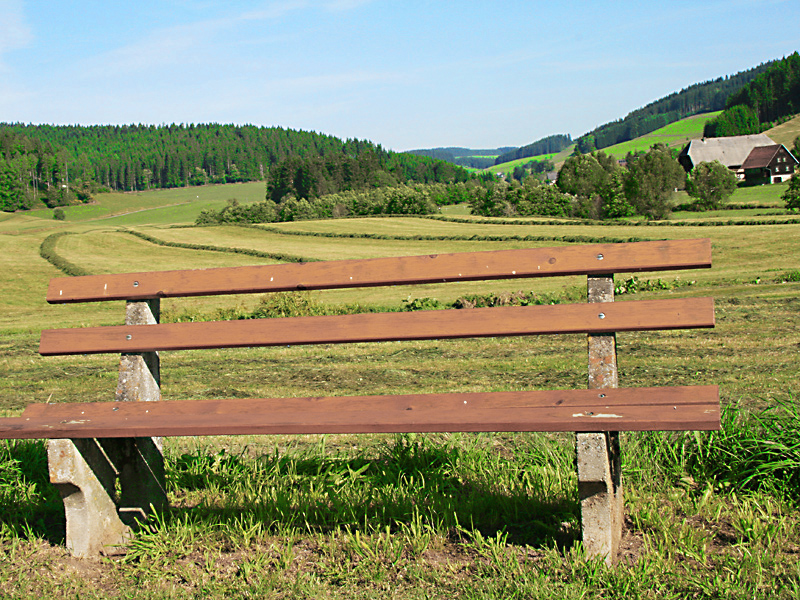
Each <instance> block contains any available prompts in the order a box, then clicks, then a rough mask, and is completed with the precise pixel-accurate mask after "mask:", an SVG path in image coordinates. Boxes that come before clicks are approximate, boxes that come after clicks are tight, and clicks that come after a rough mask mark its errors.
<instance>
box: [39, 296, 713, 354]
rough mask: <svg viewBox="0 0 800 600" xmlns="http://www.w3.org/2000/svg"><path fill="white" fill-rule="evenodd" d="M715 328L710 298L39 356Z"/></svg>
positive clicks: (63, 343) (93, 339)
mask: <svg viewBox="0 0 800 600" xmlns="http://www.w3.org/2000/svg"><path fill="white" fill-rule="evenodd" d="M713 326H714V301H713V299H712V298H680V299H668V300H642V301H635V302H615V303H608V304H603V305H602V306H597V305H592V304H561V305H554V306H513V307H492V308H476V309H468V310H436V311H418V312H409V313H378V314H360V315H342V316H324V317H296V318H283V319H255V320H245V321H214V322H205V323H168V324H161V325H137V326H125V325H123V326H115V327H86V328H77V329H48V330H45V331H43V332H42V338H41V343H40V346H39V352H40V353H41V354H43V355H56V354H98V353H107V352H114V353H116V352H152V351H157V350H189V349H199V348H237V347H258V346H285V345H302V344H341V343H349V342H382V341H399V340H421V339H451V338H467V337H500V336H514V335H539V334H553V333H597V332H607V331H643V330H652V329H688V328H698V327H713Z"/></svg>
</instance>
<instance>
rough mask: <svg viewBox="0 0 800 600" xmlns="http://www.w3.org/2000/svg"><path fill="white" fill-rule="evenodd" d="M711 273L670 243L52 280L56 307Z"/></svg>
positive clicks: (701, 254) (693, 246)
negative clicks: (476, 282) (496, 281)
mask: <svg viewBox="0 0 800 600" xmlns="http://www.w3.org/2000/svg"><path fill="white" fill-rule="evenodd" d="M710 266H711V241H710V240H709V239H697V240H664V241H653V242H631V243H624V244H591V245H575V246H561V247H555V248H525V249H521V250H497V251H489V252H464V253H457V254H434V255H426V256H406V257H400V258H375V259H367V260H340V261H327V262H314V263H299V264H297V263H294V264H281V265H263V266H252V267H230V268H218V269H197V270H185V271H160V272H145V273H127V274H113V275H90V276H86V277H61V278H56V279H52V280H51V281H50V286H49V288H48V291H47V301H48V302H51V303H69V302H90V301H100V300H142V299H151V298H173V297H185V296H209V295H219V294H242V293H263V292H281V291H291V290H318V289H337V288H353V287H374V286H384V285H400V284H417V283H437V282H446V281H474V280H490V279H515V278H526V277H544V276H552V275H575V274H592V273H620V272H625V273H629V272H639V271H664V270H674V269H696V268H708V267H710Z"/></svg>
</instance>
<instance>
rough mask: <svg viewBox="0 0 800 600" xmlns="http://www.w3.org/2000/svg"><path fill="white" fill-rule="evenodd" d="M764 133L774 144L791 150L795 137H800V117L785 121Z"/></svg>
mask: <svg viewBox="0 0 800 600" xmlns="http://www.w3.org/2000/svg"><path fill="white" fill-rule="evenodd" d="M764 133H766V134H767V135H768V136H769V137H770V138H771V139H773V140H774V141H775V142H776V143H778V144H783V145H784V146H786V147H787V148H789V150H791V149H792V146H793V145H794V141H795V140H796V139H797V136H800V115H797V116H796V117H795V118H793V119H791V120H789V121H786V122H785V123H781V124H780V125H777V126H775V127H773V128H772V129H768V130H767V131H765V132H764ZM795 158H797V157H795ZM798 160H800V159H798Z"/></svg>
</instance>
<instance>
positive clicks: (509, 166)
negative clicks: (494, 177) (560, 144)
mask: <svg viewBox="0 0 800 600" xmlns="http://www.w3.org/2000/svg"><path fill="white" fill-rule="evenodd" d="M556 154H557V153H552V154H538V155H536V156H529V157H527V158H518V159H516V160H510V161H508V162H504V163H500V164H499V165H494V166H493V167H489V168H488V169H485V170H486V171H491V172H492V173H511V172H513V171H514V169H515V168H517V167H521V166H524V165H527V164H528V163H531V162H542V161H545V160H554V158H555V156H556Z"/></svg>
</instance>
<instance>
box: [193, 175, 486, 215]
mask: <svg viewBox="0 0 800 600" xmlns="http://www.w3.org/2000/svg"><path fill="white" fill-rule="evenodd" d="M485 190H486V183H485V182H482V181H481V180H479V179H475V178H473V179H471V180H469V181H465V182H458V183H450V184H443V183H428V184H423V183H413V184H408V185H406V184H399V185H395V186H392V187H380V188H365V189H359V190H355V189H350V190H342V191H338V192H334V193H329V194H323V195H320V196H313V195H308V196H306V197H298V196H296V195H294V194H291V193H290V194H287V195H284V196H283V197H281V198H279V199H277V200H276V199H274V198H276V197H277V196H276V195H274V191H275V188H274V187H268V189H267V197H266V199H265V200H264V201H262V202H255V203H252V204H239V202H238V201H236V200H229V201H228V205H227V206H225V207H223V208H222V209H220V210H206V211H203V212H202V213H201V214H200V216H199V217H198V218H197V221H196V222H197V224H198V225H210V224H223V223H274V222H284V221H299V220H303V219H333V218H340V217H346V216H368V215H427V214H432V213H434V212H437V211H438V207H439V206H445V205H449V204H460V203H464V202H470V201H471V200H472V199H473V198H474V197H476V196H480V195H482V194H484V193H485Z"/></svg>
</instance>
